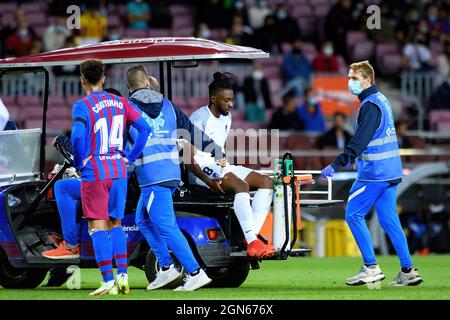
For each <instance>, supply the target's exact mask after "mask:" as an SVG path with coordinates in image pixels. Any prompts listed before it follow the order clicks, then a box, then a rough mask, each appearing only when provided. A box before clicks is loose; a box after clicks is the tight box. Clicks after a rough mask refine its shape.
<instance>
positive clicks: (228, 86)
mask: <svg viewBox="0 0 450 320" xmlns="http://www.w3.org/2000/svg"><path fill="white" fill-rule="evenodd" d="M213 77H214V80H213V81H212V82H211V83H210V84H209V86H208V89H209V96H210V97H211V96H212V95H213V94H214V93H215V92H216V91H219V90H233V89H234V87H235V84H236V77H235V76H234V75H233V74H231V73H229V72H224V73H222V72H219V71H217V72H215V73H214V75H213Z"/></svg>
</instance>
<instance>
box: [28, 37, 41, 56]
mask: <svg viewBox="0 0 450 320" xmlns="http://www.w3.org/2000/svg"><path fill="white" fill-rule="evenodd" d="M42 52H44V43H43V42H42V40H41V39H40V38H35V39H34V40H33V44H32V45H31V49H30V55H31V54H38V53H42Z"/></svg>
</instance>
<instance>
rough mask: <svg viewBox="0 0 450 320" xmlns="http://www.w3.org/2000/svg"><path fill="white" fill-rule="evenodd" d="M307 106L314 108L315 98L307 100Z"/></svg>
mask: <svg viewBox="0 0 450 320" xmlns="http://www.w3.org/2000/svg"><path fill="white" fill-rule="evenodd" d="M308 104H309V105H310V106H315V105H316V104H317V99H316V98H309V99H308Z"/></svg>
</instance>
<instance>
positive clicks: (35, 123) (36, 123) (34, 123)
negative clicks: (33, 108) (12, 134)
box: [24, 119, 42, 129]
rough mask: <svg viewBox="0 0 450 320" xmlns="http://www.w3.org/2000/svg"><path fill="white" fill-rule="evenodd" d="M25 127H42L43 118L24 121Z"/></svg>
mask: <svg viewBox="0 0 450 320" xmlns="http://www.w3.org/2000/svg"><path fill="white" fill-rule="evenodd" d="M24 126H25V128H24V129H35V128H42V120H38V119H28V120H25V121H24Z"/></svg>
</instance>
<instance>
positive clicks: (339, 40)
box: [325, 0, 356, 57]
mask: <svg viewBox="0 0 450 320" xmlns="http://www.w3.org/2000/svg"><path fill="white" fill-rule="evenodd" d="M353 9H354V8H353V5H352V1H351V0H339V2H337V3H336V4H335V5H333V7H331V9H330V11H329V12H328V15H327V17H326V19H325V31H326V37H327V39H330V40H331V41H333V46H334V50H335V51H336V53H337V54H341V55H343V56H345V57H346V35H347V32H348V31H349V30H353V29H355V28H356V20H355V17H354V15H353Z"/></svg>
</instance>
